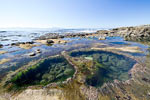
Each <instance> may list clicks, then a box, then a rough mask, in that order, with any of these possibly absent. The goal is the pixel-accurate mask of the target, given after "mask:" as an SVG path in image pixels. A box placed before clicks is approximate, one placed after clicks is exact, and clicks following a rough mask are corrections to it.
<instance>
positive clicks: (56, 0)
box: [0, 0, 150, 28]
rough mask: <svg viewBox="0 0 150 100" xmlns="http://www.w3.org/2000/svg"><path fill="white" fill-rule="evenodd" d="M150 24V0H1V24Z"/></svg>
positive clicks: (23, 25)
mask: <svg viewBox="0 0 150 100" xmlns="http://www.w3.org/2000/svg"><path fill="white" fill-rule="evenodd" d="M142 24H150V0H0V27H39V28H44V27H45V28H46V27H61V28H105V27H107V28H108V27H120V26H132V25H142Z"/></svg>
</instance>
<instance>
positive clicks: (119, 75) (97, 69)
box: [70, 50, 136, 87]
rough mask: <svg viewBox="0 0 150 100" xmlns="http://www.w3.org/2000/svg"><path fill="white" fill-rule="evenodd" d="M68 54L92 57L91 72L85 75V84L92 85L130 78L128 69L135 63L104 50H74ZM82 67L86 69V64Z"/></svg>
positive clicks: (97, 85) (96, 85)
mask: <svg viewBox="0 0 150 100" xmlns="http://www.w3.org/2000/svg"><path fill="white" fill-rule="evenodd" d="M70 56H72V57H76V58H77V57H79V58H83V59H86V57H90V58H92V59H93V61H92V63H93V65H92V66H93V67H92V68H91V71H92V72H91V73H92V74H89V73H88V74H87V75H86V84H87V85H91V86H94V87H101V86H102V85H103V84H104V83H107V82H113V80H115V79H117V80H120V81H125V80H128V79H129V78H130V76H129V74H128V71H129V70H130V69H131V68H132V67H133V65H134V64H135V63H136V61H135V60H133V59H131V58H128V57H126V56H123V55H119V54H115V53H112V52H106V51H94V50H91V51H76V52H72V53H70ZM86 60H91V59H86ZM83 67H84V66H83ZM84 68H85V69H86V66H85V67H84ZM83 70H84V69H83Z"/></svg>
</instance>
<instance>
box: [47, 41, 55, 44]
mask: <svg viewBox="0 0 150 100" xmlns="http://www.w3.org/2000/svg"><path fill="white" fill-rule="evenodd" d="M46 42H47V44H52V43H54V41H53V40H47V41H46Z"/></svg>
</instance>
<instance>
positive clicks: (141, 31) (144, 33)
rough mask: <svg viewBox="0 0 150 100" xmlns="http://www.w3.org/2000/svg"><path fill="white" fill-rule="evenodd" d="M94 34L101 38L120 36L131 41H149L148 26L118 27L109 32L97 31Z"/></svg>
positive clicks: (149, 32) (149, 28)
mask: <svg viewBox="0 0 150 100" xmlns="http://www.w3.org/2000/svg"><path fill="white" fill-rule="evenodd" d="M96 34H99V35H102V36H105V37H106V36H120V37H123V38H124V39H125V40H131V41H150V25H143V26H135V27H120V28H114V29H111V30H99V31H97V32H96Z"/></svg>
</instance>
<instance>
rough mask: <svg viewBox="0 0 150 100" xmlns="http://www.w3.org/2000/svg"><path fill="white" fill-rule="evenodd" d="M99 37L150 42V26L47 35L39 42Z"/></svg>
mask: <svg viewBox="0 0 150 100" xmlns="http://www.w3.org/2000/svg"><path fill="white" fill-rule="evenodd" d="M89 36H98V37H99V39H100V40H104V39H105V38H106V37H113V36H120V37H123V38H124V39H125V40H131V41H150V25H142V26H135V27H133V26H132V27H120V28H113V29H109V30H98V31H97V32H95V33H65V34H57V33H47V34H45V35H42V36H40V37H39V38H38V40H47V39H60V38H72V37H89Z"/></svg>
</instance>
